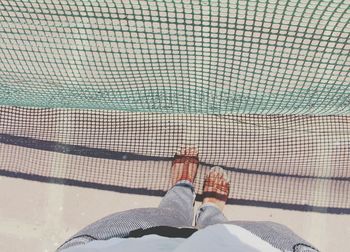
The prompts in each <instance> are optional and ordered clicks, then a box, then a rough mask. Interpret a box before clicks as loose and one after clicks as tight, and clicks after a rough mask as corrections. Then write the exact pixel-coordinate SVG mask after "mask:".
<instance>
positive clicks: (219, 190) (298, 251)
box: [196, 167, 317, 252]
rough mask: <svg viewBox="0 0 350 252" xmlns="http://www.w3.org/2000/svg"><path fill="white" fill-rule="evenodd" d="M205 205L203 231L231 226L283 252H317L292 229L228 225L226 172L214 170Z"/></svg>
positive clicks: (275, 225) (242, 223)
mask: <svg viewBox="0 0 350 252" xmlns="http://www.w3.org/2000/svg"><path fill="white" fill-rule="evenodd" d="M203 194H204V198H203V204H202V206H201V207H200V208H199V210H198V212H197V215H196V223H197V226H198V227H199V228H205V227H206V226H208V225H213V224H218V223H221V224H231V225H236V226H240V227H242V228H244V229H246V230H248V231H250V232H251V233H252V234H254V235H255V236H257V237H259V238H261V239H262V240H264V241H266V242H268V243H269V244H271V245H272V246H273V247H275V248H278V249H280V250H281V251H293V252H315V251H317V249H315V248H314V247H313V246H312V245H311V244H310V243H308V242H306V241H305V240H304V239H302V238H300V237H299V236H298V235H296V234H295V233H294V232H293V231H292V230H290V229H289V228H288V227H286V226H284V225H281V224H278V223H274V222H267V221H261V222H258V221H228V220H227V219H226V217H225V216H224V214H223V213H222V210H223V208H224V206H225V203H226V200H227V196H228V180H227V178H226V176H225V172H224V170H222V169H221V168H219V167H213V168H212V169H211V170H210V172H209V174H208V176H207V177H206V179H205V182H204V193H203Z"/></svg>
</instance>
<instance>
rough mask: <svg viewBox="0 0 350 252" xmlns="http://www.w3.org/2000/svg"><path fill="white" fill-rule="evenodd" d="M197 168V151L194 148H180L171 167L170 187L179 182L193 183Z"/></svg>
mask: <svg viewBox="0 0 350 252" xmlns="http://www.w3.org/2000/svg"><path fill="white" fill-rule="evenodd" d="M197 168H198V151H197V149H196V148H194V147H187V148H181V150H180V152H179V153H178V154H176V155H175V157H174V161H173V165H172V185H175V184H176V183H177V182H178V181H180V180H188V181H190V182H191V183H193V181H194V179H195V177H196V173H197Z"/></svg>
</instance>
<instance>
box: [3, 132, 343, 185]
mask: <svg viewBox="0 0 350 252" xmlns="http://www.w3.org/2000/svg"><path fill="white" fill-rule="evenodd" d="M0 143H4V144H9V145H16V146H21V147H26V148H32V149H38V150H44V151H51V152H58V153H63V154H70V155H78V156H86V157H94V158H103V159H112V160H125V161H172V160H173V158H172V157H171V158H170V157H157V156H148V155H142V154H136V153H130V152H117V151H111V150H107V149H99V148H90V147H86V146H80V145H70V144H63V143H60V142H55V141H45V140H39V139H34V138H29V137H21V136H14V135H9V134H0ZM200 164H201V165H204V166H214V165H213V164H209V163H205V162H200ZM221 167H222V168H224V169H225V170H227V171H230V172H239V173H246V174H255V175H268V176H277V177H290V178H304V179H305V178H308V179H325V180H336V181H350V177H321V176H310V175H296V174H283V173H277V172H263V171H257V170H247V169H241V168H236V167H227V166H221Z"/></svg>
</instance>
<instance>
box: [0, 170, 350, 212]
mask: <svg viewBox="0 0 350 252" xmlns="http://www.w3.org/2000/svg"><path fill="white" fill-rule="evenodd" d="M0 176H6V177H11V178H19V179H26V180H32V181H38V182H45V183H53V184H60V185H69V186H79V187H84V188H92V189H98V190H106V191H113V192H120V193H130V194H140V195H149V196H164V194H165V193H166V192H165V191H162V190H150V189H146V188H129V187H123V186H115V185H106V184H99V183H92V182H84V181H79V180H73V179H64V178H55V177H46V176H40V175H34V174H27V173H21V172H12V171H7V170H2V169H0ZM202 199H203V195H197V197H196V200H197V201H202ZM227 204H232V205H243V206H255V207H266V208H279V209H286V210H297V211H304V212H318V213H328V214H350V208H336V207H319V206H312V205H300V204H287V203H279V202H269V201H255V200H244V199H234V198H229V199H228V200H227Z"/></svg>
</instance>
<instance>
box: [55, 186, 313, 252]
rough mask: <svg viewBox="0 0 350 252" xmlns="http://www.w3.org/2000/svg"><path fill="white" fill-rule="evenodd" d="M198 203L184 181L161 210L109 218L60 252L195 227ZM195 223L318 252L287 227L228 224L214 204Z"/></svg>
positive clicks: (201, 211) (169, 194)
mask: <svg viewBox="0 0 350 252" xmlns="http://www.w3.org/2000/svg"><path fill="white" fill-rule="evenodd" d="M194 199H195V193H194V188H193V186H192V184H190V183H189V182H187V181H180V182H178V183H177V184H176V185H175V186H174V187H173V188H171V189H170V190H169V191H168V192H167V193H166V195H165V196H164V197H163V199H162V201H161V202H160V205H159V207H158V208H138V209H132V210H128V211H124V212H120V213H114V214H112V215H109V216H107V217H105V218H103V219H100V220H98V221H96V222H94V223H92V224H90V225H88V226H87V227H85V228H83V229H82V230H81V231H79V232H78V233H77V234H75V235H74V236H72V237H71V238H70V239H68V240H67V241H66V242H64V243H63V244H62V245H61V246H60V247H59V248H58V250H57V251H61V250H63V249H66V248H69V247H72V246H77V245H81V244H85V243H87V242H90V241H93V240H107V239H110V238H114V237H120V238H123V237H127V236H128V235H129V233H130V232H131V231H133V230H136V229H140V228H142V229H147V228H151V227H157V226H169V227H191V226H192V223H193V218H194V216H193V211H194V209H193V206H194ZM195 222H196V227H197V228H199V229H200V228H205V227H206V226H208V225H213V224H218V223H231V224H234V225H238V226H241V227H243V228H245V229H247V230H248V231H250V232H252V233H253V234H255V235H256V236H258V237H260V238H262V239H263V240H265V241H267V242H269V243H270V244H271V245H272V246H274V247H276V248H279V249H281V250H282V251H295V252H301V251H303V252H306V251H308V252H309V251H310V252H311V251H313V252H314V251H317V250H315V249H313V247H312V246H311V245H310V244H308V243H307V242H306V241H304V240H303V239H301V238H300V237H298V236H297V235H296V234H294V233H293V232H292V231H291V230H290V229H288V228H287V227H285V226H283V225H280V224H277V223H274V222H248V221H228V220H227V219H226V217H225V216H224V215H223V214H222V212H221V211H220V210H219V209H218V208H216V207H214V206H212V205H210V204H207V205H202V206H201V208H199V209H198V211H197V214H196V220H195Z"/></svg>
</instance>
